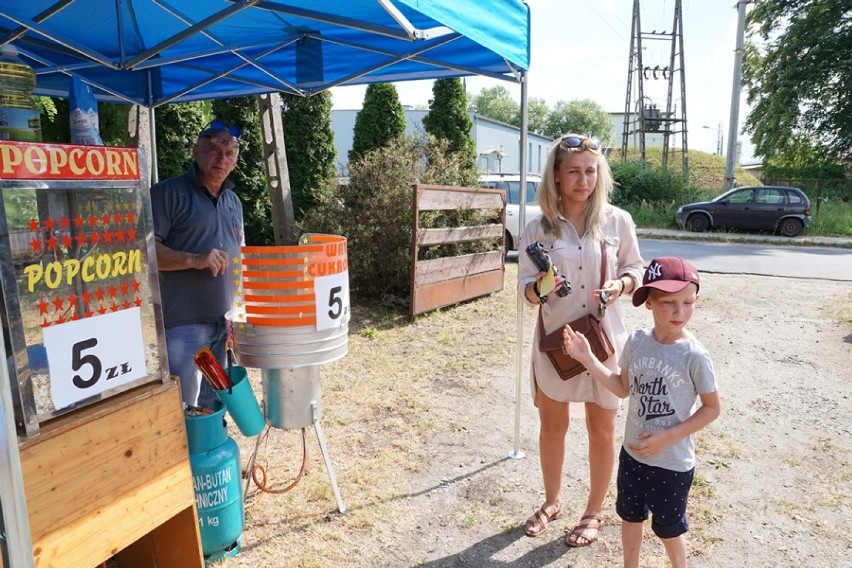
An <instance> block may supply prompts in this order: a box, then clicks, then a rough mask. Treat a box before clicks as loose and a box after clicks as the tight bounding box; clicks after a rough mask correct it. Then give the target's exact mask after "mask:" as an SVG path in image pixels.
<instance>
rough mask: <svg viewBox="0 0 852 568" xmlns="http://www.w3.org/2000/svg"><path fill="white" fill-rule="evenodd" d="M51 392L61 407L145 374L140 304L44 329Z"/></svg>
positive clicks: (56, 404)
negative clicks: (138, 306) (136, 306)
mask: <svg viewBox="0 0 852 568" xmlns="http://www.w3.org/2000/svg"><path fill="white" fill-rule="evenodd" d="M44 347H45V349H46V350H47V361H48V366H49V368H50V394H51V398H52V399H53V404H54V406H55V407H56V408H65V407H67V406H70V405H72V404H74V403H77V402H80V401H82V400H84V399H87V398H89V397H92V396H94V395H97V394H100V393H102V392H104V391H107V390H111V389H114V388H116V387H119V386H122V385H125V384H127V383H130V382H133V381H134V380H136V379H138V378H140V377H143V376H145V375H146V374H147V371H146V369H145V344H144V341H143V339H142V316H141V310H140V309H139V308H130V309H127V310H119V311H117V312H113V313H109V314H105V315H102V316H95V317H90V318H84V319H81V320H77V321H70V322H66V323H64V324H62V325H55V326H50V327H46V328H44Z"/></svg>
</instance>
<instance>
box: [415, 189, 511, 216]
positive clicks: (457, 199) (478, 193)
mask: <svg viewBox="0 0 852 568" xmlns="http://www.w3.org/2000/svg"><path fill="white" fill-rule="evenodd" d="M505 203H506V196H505V194H504V192H503V190H500V189H485V188H481V187H451V186H442V185H418V186H417V209H419V210H420V211H434V210H437V209H460V208H462V209H503V207H504V205H505Z"/></svg>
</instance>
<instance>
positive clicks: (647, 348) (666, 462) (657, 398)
mask: <svg viewBox="0 0 852 568" xmlns="http://www.w3.org/2000/svg"><path fill="white" fill-rule="evenodd" d="M687 334H688V338H687V339H684V340H683V341H679V342H678V343H674V344H663V343H659V342H658V341H657V340H656V339H654V334H653V331H652V330H650V329H641V330H637V331H634V332H633V333H631V334H630V337H628V338H627V343H626V344H625V345H624V351H622V353H621V359H620V360H619V367H621V368H622V369H627V376H628V380H629V383H630V384H629V387H630V394H629V397H628V400H629V403H628V408H627V421H626V423H625V427H624V449H625V451H626V452H627V453H628V454H630V455H631V456H632V457H633V458H634V459H635V460H637V461H640V462H642V463H645V464H648V465H651V466H655V467H661V468H665V469H668V470H671V471H689V470H690V469H692V468H693V467H695V448H694V446H693V443H692V436H688V437H686V438H683V439H681V440H678V441H677V442H675V443H674V444H671V445H670V446H667V447H666V448H664V449H663V450H662V451H660V452H659V453H658V454H656V455H653V456H651V457H649V458H646V457H642V456H639V455H636V453H635V452H632V451H631V450H630V448H628V447H627V444H628V443H633V442H635V441H636V436H637V435H638V434H639V433H641V432H646V431H649V430H667V429H669V428H671V427H672V426H676V425H678V424H680V423H682V422H684V421H685V420H686V419H687V418H689V417H690V416H691V415H692V412H693V407H694V406H695V403H696V400H697V398H698V395H700V394H708V393H711V392H715V391H716V376H715V373H714V372H713V361H712V360H711V359H710V354H709V353H708V352H707V350H706V349H705V348H704V346H703V345H701V343H699V342H698V340H697V339H696V338H695V337H694V336H693V335H692V334H690V333H689V332H687Z"/></svg>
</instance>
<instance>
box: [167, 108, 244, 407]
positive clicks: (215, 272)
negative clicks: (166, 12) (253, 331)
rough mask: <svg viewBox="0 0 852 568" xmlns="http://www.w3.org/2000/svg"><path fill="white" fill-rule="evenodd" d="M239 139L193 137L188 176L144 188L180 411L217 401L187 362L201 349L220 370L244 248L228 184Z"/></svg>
mask: <svg viewBox="0 0 852 568" xmlns="http://www.w3.org/2000/svg"><path fill="white" fill-rule="evenodd" d="M240 135H241V132H240V130H239V129H238V128H237V127H235V126H232V125H228V124H225V123H224V122H222V121H219V120H214V121H213V122H211V123H210V124H208V125H207V126H206V127H205V128H204V129H203V130H202V131H201V132H200V133H199V134H198V140H197V141H196V143H195V146H194V147H193V148H192V158H193V163H192V165H191V166H190V168H189V170H188V171H187V172H186V173H185V174H183V175H180V176H176V177H173V178H170V179H167V180H165V181H162V182H160V183H158V184H156V185H154V186H153V187H152V188H151V208H152V210H153V220H154V239H155V241H156V245H155V246H156V251H157V266H158V269H159V274H160V294H161V296H162V302H163V320H164V325H165V328H166V347H167V350H168V355H169V371H170V373H171V374H172V375H177V376H178V377H179V381H180V390H181V396H182V398H183V403H184V406H197V407H202V408H213V405H214V404H215V401H216V399H217V396H216V393H215V391H214V390H213V388H212V387H211V386H210V385H209V384H208V383H207V381H205V380H202V377H201V373H200V372H199V371H198V369H197V367H196V366H195V362H194V359H193V357H194V355H195V353H196V352H197V351H198V349H199V348H201V347H203V346H206V347H209V348H210V349H211V350H212V351H213V353H214V354H215V356H216V358H217V359H219V361H220V362H222V363H223V364H224V359H225V342H226V339H227V329H226V326H225V318H224V315H225V313H226V312H227V311H228V310H229V309H231V307H232V305H233V302H234V297H235V291H236V287H235V285H234V278H232V277H231V276H230V274H231V271H232V270H233V267H234V266H238V262H239V258H240V246H241V245H243V244H244V243H245V239H244V236H243V206H242V203H241V202H240V199H239V197H237V194H236V193H235V192H234V184H233V183H232V182H231V181H230V180H229V179H228V175H229V174H230V173H231V172H232V171H233V169H234V167H235V166H236V165H237V158H238V157H239V152H240Z"/></svg>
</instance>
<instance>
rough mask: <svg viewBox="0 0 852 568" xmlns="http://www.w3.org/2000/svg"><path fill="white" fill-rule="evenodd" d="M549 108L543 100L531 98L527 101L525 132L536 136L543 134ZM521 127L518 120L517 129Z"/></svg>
mask: <svg viewBox="0 0 852 568" xmlns="http://www.w3.org/2000/svg"><path fill="white" fill-rule="evenodd" d="M549 115H550V107H548V106H547V102H545V100H544V99H538V98H532V99H529V100H528V101H527V130H529V131H530V132H535V133H536V134H541V135H543V134H544V131H545V129H546V127H547V117H548V116H549ZM520 126H521V123H520V120H519V121H518V127H520Z"/></svg>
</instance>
